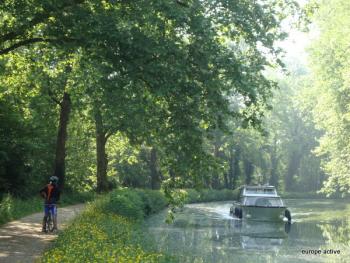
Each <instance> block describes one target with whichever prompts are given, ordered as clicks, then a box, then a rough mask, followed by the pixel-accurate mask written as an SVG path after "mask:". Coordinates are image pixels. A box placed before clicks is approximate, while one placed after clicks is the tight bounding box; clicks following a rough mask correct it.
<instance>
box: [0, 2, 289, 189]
mask: <svg viewBox="0 0 350 263" xmlns="http://www.w3.org/2000/svg"><path fill="white" fill-rule="evenodd" d="M294 8H295V5H294V3H293V2H292V1H279V0H269V1H267V2H266V3H265V4H262V3H258V2H249V1H238V2H233V3H227V1H198V0H196V1H190V2H188V3H187V2H186V3H183V2H182V1H161V2H159V1H151V2H148V1H131V2H130V1H129V2H120V1H109V2H108V1H89V2H86V1H80V0H77V1H60V2H51V1H43V2H40V3H39V2H32V1H21V2H18V3H17V2H16V3H15V2H13V1H2V2H1V4H0V14H1V17H2V18H3V19H2V20H1V21H0V29H1V35H0V56H1V57H0V65H1V68H2V69H3V68H4V70H2V71H1V76H2V78H1V81H0V82H1V83H0V86H1V95H0V97H1V98H3V97H4V96H7V94H14V95H15V98H16V100H15V102H14V106H15V107H18V108H20V107H22V106H23V109H24V111H25V114H23V115H20V116H19V117H18V118H17V119H18V121H19V122H22V121H23V120H25V124H26V125H27V126H29V127H34V128H35V129H37V131H38V132H37V133H34V132H32V133H31V134H30V135H29V136H28V138H33V137H35V138H38V139H37V140H38V141H35V142H30V143H29V145H28V146H26V147H24V150H25V152H29V153H32V152H33V151H32V148H34V149H35V154H33V156H32V155H31V154H28V155H27V156H26V158H27V160H18V161H19V162H20V163H21V165H17V166H18V167H21V166H22V167H23V166H25V165H27V163H30V164H31V166H30V167H32V169H33V170H32V171H34V170H35V171H36V172H35V173H34V172H31V173H30V176H33V179H34V180H33V182H34V183H33V184H36V183H38V184H39V183H40V182H38V181H40V180H43V178H44V177H45V176H47V175H48V174H50V173H51V171H52V164H53V162H54V160H55V156H54V148H55V147H54V145H55V136H56V134H55V132H56V131H57V130H56V129H57V126H58V124H59V123H60V119H59V118H58V112H59V110H60V106H59V105H58V104H57V102H59V101H60V99H61V98H62V95H63V94H69V96H70V98H71V101H72V114H71V117H72V118H71V119H70V123H69V127H68V132H69V134H68V141H67V147H68V149H67V177H68V178H67V184H68V187H70V188H72V189H79V187H82V188H84V189H92V188H94V187H95V186H96V185H95V184H97V188H98V190H107V189H108V188H110V186H109V182H108V181H107V173H108V172H110V171H111V170H109V171H108V161H109V160H110V159H109V155H110V153H109V152H108V153H106V149H105V148H106V144H108V140H109V139H110V138H112V137H113V135H115V134H116V133H118V132H119V133H120V134H122V135H123V136H125V137H127V138H128V139H129V140H130V143H131V144H133V145H141V144H144V145H146V146H147V147H156V148H157V149H160V151H161V152H162V153H163V154H162V156H161V157H162V160H161V162H162V169H164V170H166V172H165V173H164V175H165V176H168V177H169V176H170V170H171V171H172V172H174V173H175V174H176V176H181V177H191V178H190V180H191V181H192V183H193V184H197V183H198V182H200V181H201V180H200V179H198V178H200V176H201V175H200V174H201V172H202V171H204V170H206V169H211V166H212V164H213V162H212V161H210V159H211V158H210V156H208V153H207V152H205V151H203V149H202V144H203V139H204V137H205V135H206V134H207V132H208V131H211V130H216V129H224V126H225V125H224V124H225V120H226V119H232V118H233V117H235V118H237V119H239V122H242V121H243V122H244V125H255V124H258V123H259V121H260V118H261V116H262V115H263V111H264V109H265V108H266V100H267V99H268V97H269V96H270V95H271V89H272V88H273V87H274V86H275V85H274V83H273V82H271V81H270V80H268V79H267V78H265V76H264V75H263V70H264V68H265V67H266V66H268V65H271V64H279V63H280V61H279V53H280V51H279V50H278V49H276V48H275V47H274V42H275V41H277V40H279V39H282V38H284V37H285V34H284V33H283V32H282V30H281V28H280V22H281V21H282V20H283V19H285V17H286V15H287V14H288V13H289V12H290V11H291V10H293V9H294ZM232 14H234V15H232ZM5 68H8V69H7V70H5ZM68 69H69V70H68ZM19 91H20V92H19ZM233 100H235V101H237V102H238V104H239V105H241V107H238V108H237V107H235V108H232V107H231V106H232V105H231V104H232V103H231V102H232V101H233ZM21 101H24V103H19V102H21ZM6 104H7V102H6ZM6 107H7V106H6ZM68 117H69V116H67V118H68ZM52 123H54V124H55V125H52ZM93 125H94V126H95V127H94V128H95V129H96V132H95V137H94V136H93V134H94V133H93V132H91V130H92V129H93ZM4 128H5V129H4V132H3V133H6V131H7V130H8V129H9V127H4ZM18 136H19V137H20V138H24V136H23V135H22V134H18ZM15 137H16V136H15ZM57 137H58V136H57ZM93 139H95V140H96V144H97V146H96V148H94V146H92V145H91V143H92V140H93ZM65 143H66V141H64V143H63V146H65ZM15 145H18V148H20V145H21V144H20V142H18V143H17V144H15ZM94 150H96V155H95V154H93V153H92V151H94ZM1 152H3V150H1ZM46 153H48V154H46ZM2 156H5V155H4V154H2ZM7 156H8V157H9V158H11V159H19V158H17V156H18V154H17V155H13V157H11V156H12V155H10V154H7ZM37 156H38V157H37ZM39 156H40V157H39ZM56 157H57V154H56ZM63 157H65V156H63ZM95 157H96V159H97V162H96V165H94V164H92V159H94V158H95ZM4 159H5V157H4V158H3V157H1V163H3V162H4ZM63 159H64V158H63ZM140 164H142V163H141V162H140ZM12 166H14V165H12ZM142 166H144V163H143V164H142V165H141V169H142V168H143V169H144V167H142ZM63 167H64V165H63ZM113 167H114V166H113ZM208 167H209V168H208ZM95 171H96V174H97V178H96V179H93V178H92V175H94V174H95ZM1 174H3V173H1ZM8 174H11V173H10V172H8V171H7V172H6V178H9V176H8ZM18 174H21V176H20V178H21V179H23V178H25V176H24V174H23V173H18ZM143 174H144V173H142V175H143ZM34 177H35V178H34ZM1 178H2V179H3V178H5V175H4V176H3V175H2V176H1ZM146 178H147V176H145V177H144V178H143V179H146ZM84 179H85V180H84ZM2 181H4V185H9V182H8V179H6V180H5V179H3V180H2ZM114 181H117V180H114ZM80 183H81V184H82V186H81V185H80ZM28 184H31V183H28ZM136 184H137V185H138V186H141V185H143V186H144V185H147V182H136ZM114 185H115V183H114ZM33 188H35V187H33ZM6 189H8V190H9V191H15V190H14V187H13V184H12V183H11V184H10V186H8V187H7V188H6Z"/></svg>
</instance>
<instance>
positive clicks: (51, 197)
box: [39, 176, 60, 232]
mask: <svg viewBox="0 0 350 263" xmlns="http://www.w3.org/2000/svg"><path fill="white" fill-rule="evenodd" d="M57 183H58V177H57V176H51V177H50V183H49V184H48V185H46V186H45V187H44V188H43V189H41V190H40V191H39V192H40V195H41V196H42V197H43V198H44V199H45V202H44V212H45V215H44V218H43V228H42V232H46V231H47V229H46V219H47V217H48V215H49V212H50V211H51V214H52V216H53V229H54V230H55V231H57V206H56V204H57V201H58V200H59V199H60V189H59V187H58V185H57Z"/></svg>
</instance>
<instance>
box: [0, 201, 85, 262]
mask: <svg viewBox="0 0 350 263" xmlns="http://www.w3.org/2000/svg"><path fill="white" fill-rule="evenodd" d="M83 209H84V204H78V205H73V206H67V207H64V208H60V207H59V208H58V227H59V229H62V228H64V227H65V226H66V224H67V223H68V222H69V221H70V220H71V219H73V218H74V217H75V216H76V215H78V214H79V213H80V212H81V211H82V210H83ZM42 218H43V213H36V214H33V215H30V216H26V217H23V218H22V219H19V220H16V221H12V222H10V223H7V224H6V225H4V226H2V227H1V228H0V262H2V263H15V262H34V261H35V260H36V259H38V258H39V257H40V256H41V255H42V253H43V251H44V249H45V248H46V247H47V246H48V245H49V244H50V242H51V241H52V240H54V239H55V238H56V235H55V234H43V233H41V222H42Z"/></svg>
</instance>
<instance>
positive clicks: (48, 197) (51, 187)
mask: <svg viewBox="0 0 350 263" xmlns="http://www.w3.org/2000/svg"><path fill="white" fill-rule="evenodd" d="M39 193H40V195H41V196H42V197H43V198H45V204H56V203H57V201H59V200H60V189H59V187H58V186H57V185H55V184H48V185H46V186H45V187H44V188H43V189H41V190H40V191H39Z"/></svg>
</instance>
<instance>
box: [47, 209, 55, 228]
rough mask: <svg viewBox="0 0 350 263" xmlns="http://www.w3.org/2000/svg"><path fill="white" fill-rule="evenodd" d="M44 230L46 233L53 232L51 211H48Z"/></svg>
mask: <svg viewBox="0 0 350 263" xmlns="http://www.w3.org/2000/svg"><path fill="white" fill-rule="evenodd" d="M46 229H47V231H48V232H52V231H53V217H52V213H51V211H49V215H48V216H47V219H46Z"/></svg>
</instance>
